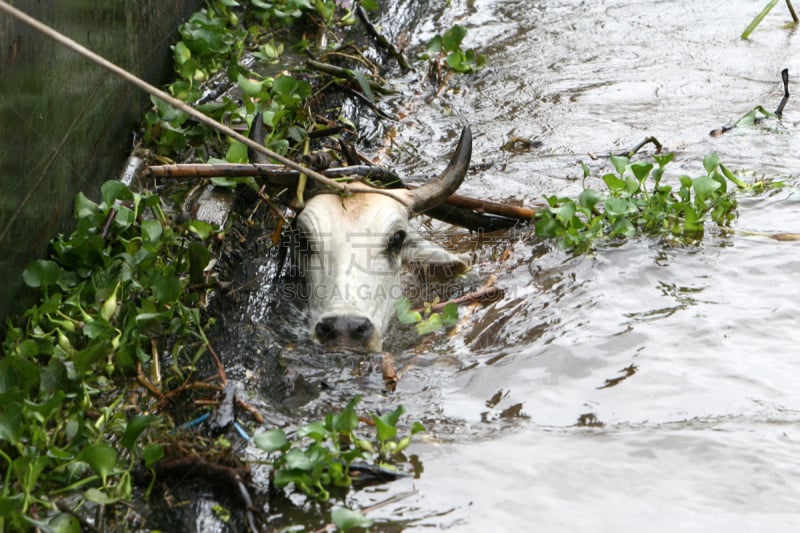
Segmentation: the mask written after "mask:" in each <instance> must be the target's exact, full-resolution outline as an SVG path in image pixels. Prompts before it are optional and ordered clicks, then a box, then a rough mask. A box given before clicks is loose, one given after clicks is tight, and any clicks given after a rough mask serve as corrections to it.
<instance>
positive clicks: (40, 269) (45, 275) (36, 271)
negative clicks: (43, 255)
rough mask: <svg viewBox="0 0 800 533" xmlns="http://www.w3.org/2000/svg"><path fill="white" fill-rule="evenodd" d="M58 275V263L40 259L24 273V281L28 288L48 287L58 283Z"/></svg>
mask: <svg viewBox="0 0 800 533" xmlns="http://www.w3.org/2000/svg"><path fill="white" fill-rule="evenodd" d="M58 273H59V268H58V263H56V262H55V261H50V260H49V259H39V260H37V261H34V262H33V263H31V264H30V265H28V267H27V268H26V269H25V270H24V271H23V272H22V279H23V280H24V281H25V285H27V286H28V287H47V286H49V285H54V284H55V283H56V282H57V281H58Z"/></svg>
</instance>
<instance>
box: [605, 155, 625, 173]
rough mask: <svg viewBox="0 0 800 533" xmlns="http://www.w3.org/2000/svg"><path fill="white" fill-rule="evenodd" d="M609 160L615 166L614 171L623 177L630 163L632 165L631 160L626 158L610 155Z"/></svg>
mask: <svg viewBox="0 0 800 533" xmlns="http://www.w3.org/2000/svg"><path fill="white" fill-rule="evenodd" d="M609 159H611V164H612V165H614V169H616V171H617V174H619V176H620V177H622V175H623V174H624V173H625V168H626V167H627V166H628V163H630V159H628V158H627V157H624V156H619V155H611V154H610V155H609Z"/></svg>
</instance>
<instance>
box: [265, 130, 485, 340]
mask: <svg viewBox="0 0 800 533" xmlns="http://www.w3.org/2000/svg"><path fill="white" fill-rule="evenodd" d="M259 123H260V121H256V122H254V124H253V129H252V132H251V137H252V138H253V139H254V140H256V141H258V142H263V140H262V139H263V133H260V132H259V131H258V130H259V129H260V125H259ZM471 153H472V135H471V133H470V130H469V127H465V128H464V129H463V131H462V133H461V139H460V140H459V143H458V147H457V148H456V152H455V154H454V155H453V157H452V159H451V161H450V163H449V165H448V166H447V168H446V169H445V170H444V172H442V174H441V175H439V176H438V177H437V178H436V179H434V180H433V181H431V182H429V183H426V184H425V185H422V186H421V187H419V188H416V189H412V190H406V189H396V190H393V191H392V193H393V194H392V195H385V194H379V193H377V192H374V193H372V192H358V193H355V194H352V195H350V196H344V197H343V196H341V195H339V194H330V193H325V192H324V191H322V192H319V191H318V192H317V193H316V194H314V195H313V196H312V197H311V198H307V199H306V201H305V207H304V208H303V210H302V211H300V213H299V214H298V215H297V218H296V220H295V226H296V231H297V235H298V236H299V238H298V239H296V240H295V241H296V242H295V245H294V247H293V252H294V261H295V264H296V266H297V267H298V269H299V272H300V273H301V274H302V276H303V277H304V278H305V282H306V284H307V286H306V289H307V290H306V294H308V306H309V310H310V313H311V318H312V324H313V325H312V327H311V334H312V335H313V336H314V337H315V338H316V339H317V340H318V341H319V342H320V343H322V344H323V345H331V346H344V347H348V348H351V349H356V350H367V351H379V350H380V349H381V346H382V341H383V335H384V333H385V332H386V329H387V328H388V325H389V322H390V320H391V317H392V315H393V314H394V304H395V302H396V301H397V300H398V299H399V298H400V297H401V296H402V295H403V288H402V285H401V275H402V270H403V266H404V265H407V266H411V267H412V268H421V269H422V271H430V270H432V269H433V270H437V271H445V272H447V271H449V272H452V273H456V274H457V273H461V272H463V271H464V270H466V268H467V264H466V262H465V261H464V260H463V259H461V258H459V257H457V256H455V255H453V254H451V253H450V252H448V251H446V250H445V249H443V248H441V247H440V246H438V245H436V244H434V243H432V242H429V241H427V240H425V239H423V238H422V237H421V236H420V235H419V234H418V233H417V231H416V230H415V229H414V228H413V227H411V225H410V224H409V220H410V219H411V218H412V217H414V216H416V215H418V214H421V213H424V212H425V211H427V210H429V209H432V208H434V207H436V206H438V205H440V204H441V203H442V202H444V200H446V199H447V197H449V196H450V195H451V194H453V193H454V192H455V191H456V190H457V189H458V187H459V186H460V185H461V182H462V181H463V180H464V177H465V175H466V173H467V169H468V167H469V161H470V156H471ZM256 162H258V161H256Z"/></svg>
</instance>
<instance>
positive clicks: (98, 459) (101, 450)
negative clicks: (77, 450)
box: [81, 443, 117, 486]
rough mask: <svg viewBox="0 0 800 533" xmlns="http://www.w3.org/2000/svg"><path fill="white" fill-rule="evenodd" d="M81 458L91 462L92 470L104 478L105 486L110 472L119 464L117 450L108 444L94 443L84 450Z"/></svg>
mask: <svg viewBox="0 0 800 533" xmlns="http://www.w3.org/2000/svg"><path fill="white" fill-rule="evenodd" d="M81 459H82V460H83V461H86V462H87V463H89V466H91V467H92V470H94V471H95V473H97V475H99V476H100V479H102V480H103V485H104V486H105V484H106V480H107V478H108V476H109V474H111V472H112V471H113V470H114V467H115V466H116V465H117V450H115V449H114V448H112V447H111V446H109V445H108V444H103V443H99V444H94V445H92V446H89V447H88V448H86V449H84V450H83V452H82V453H81Z"/></svg>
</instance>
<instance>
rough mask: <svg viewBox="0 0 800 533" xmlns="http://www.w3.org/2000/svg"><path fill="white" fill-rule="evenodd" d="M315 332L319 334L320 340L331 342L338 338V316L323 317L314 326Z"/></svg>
mask: <svg viewBox="0 0 800 533" xmlns="http://www.w3.org/2000/svg"><path fill="white" fill-rule="evenodd" d="M314 332H315V333H316V334H317V338H318V339H319V340H320V342H330V341H332V340H334V339H336V337H338V333H337V332H336V318H335V317H327V318H323V319H322V320H320V321H319V322H317V325H316V326H314Z"/></svg>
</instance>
